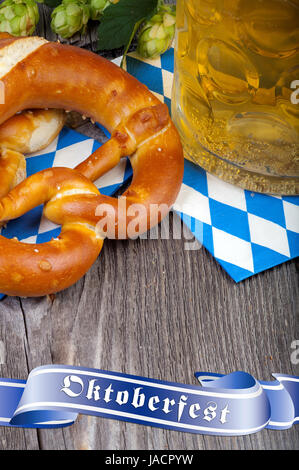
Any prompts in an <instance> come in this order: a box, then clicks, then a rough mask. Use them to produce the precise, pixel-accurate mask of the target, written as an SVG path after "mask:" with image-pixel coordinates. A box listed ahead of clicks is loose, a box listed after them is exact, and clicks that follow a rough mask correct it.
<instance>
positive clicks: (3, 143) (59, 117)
mask: <svg viewBox="0 0 299 470" xmlns="http://www.w3.org/2000/svg"><path fill="white" fill-rule="evenodd" d="M0 109H1V108H0ZM65 121H66V115H65V113H64V111H62V110H56V109H49V110H44V109H37V110H32V111H30V110H29V111H24V112H23V113H20V114H17V115H15V116H13V117H12V118H10V119H8V120H7V121H6V122H4V123H3V124H2V125H1V126H0V148H6V149H10V150H15V151H16V152H19V153H23V154H31V153H35V152H39V151H40V150H43V149H44V148H46V147H48V145H50V143H51V142H52V141H53V140H54V139H55V138H56V137H57V136H58V134H59V133H60V131H61V129H62V128H63V126H64V124H65Z"/></svg>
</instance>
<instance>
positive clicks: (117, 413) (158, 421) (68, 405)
mask: <svg viewBox="0 0 299 470" xmlns="http://www.w3.org/2000/svg"><path fill="white" fill-rule="evenodd" d="M33 406H34V407H37V406H38V407H45V408H46V409H48V407H58V408H72V409H73V412H74V413H77V412H78V410H81V411H97V412H99V413H103V414H108V415H115V416H122V417H124V418H132V419H136V420H137V421H147V422H150V423H156V424H164V425H166V426H171V427H175V428H182V429H193V430H197V431H209V432H211V433H212V432H219V433H225V434H237V435H238V434H239V433H242V434H243V433H248V432H257V431H259V430H260V429H263V428H264V427H265V426H267V424H268V423H269V421H267V422H266V423H264V424H262V425H260V426H257V427H255V428H249V429H222V428H213V427H212V428H208V427H205V426H195V425H193V424H189V425H188V424H183V423H178V422H173V421H167V420H164V419H159V418H150V417H148V416H140V415H136V414H133V413H126V412H124V411H116V410H107V409H105V408H100V407H96V406H90V405H75V404H72V403H60V402H36V403H34V405H31V404H28V405H23V406H21V407H20V408H18V409H17V411H16V414H17V415H18V414H20V413H21V412H23V411H24V410H26V409H28V408H31V410H30V411H39V410H36V409H35V408H33Z"/></svg>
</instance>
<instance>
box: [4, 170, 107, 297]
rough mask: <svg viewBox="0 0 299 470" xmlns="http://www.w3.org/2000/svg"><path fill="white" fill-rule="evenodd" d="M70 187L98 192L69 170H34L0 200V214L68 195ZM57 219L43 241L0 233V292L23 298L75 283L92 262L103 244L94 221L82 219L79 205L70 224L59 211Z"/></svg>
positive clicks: (91, 194)
mask: <svg viewBox="0 0 299 470" xmlns="http://www.w3.org/2000/svg"><path fill="white" fill-rule="evenodd" d="M73 188H76V190H77V191H78V192H80V193H81V194H88V195H89V197H90V198H92V197H96V196H97V195H98V194H99V191H98V189H97V188H96V187H95V186H94V185H93V183H92V182H91V181H90V180H88V179H87V178H85V177H84V176H83V175H80V174H79V173H78V172H76V171H74V170H71V169H68V168H52V169H48V170H44V171H42V172H39V173H36V174H34V175H32V176H30V177H29V178H27V179H26V180H25V181H23V182H22V183H20V184H19V185H18V186H17V187H16V188H14V189H13V190H12V191H11V192H10V193H9V195H8V196H6V197H4V198H3V199H2V200H1V201H0V218H1V219H2V220H9V219H11V218H16V217H19V216H20V215H22V214H24V213H25V212H27V211H28V210H30V209H33V208H34V207H36V206H39V205H40V204H46V203H47V202H49V201H55V199H65V200H68V199H71V197H72V196H71V195H70V193H72V191H73ZM45 207H47V206H45ZM75 212H76V211H75V209H74V213H75ZM57 217H58V218H59V220H60V222H61V224H62V229H61V234H60V236H59V238H57V239H52V240H51V241H50V242H48V243H43V244H39V245H35V244H27V243H21V242H19V241H18V240H16V239H12V240H9V239H7V238H4V237H0V253H1V255H0V289H1V292H3V293H6V294H9V295H18V296H24V297H28V296H30V297H35V296H42V295H46V294H50V293H53V292H57V291H59V290H62V289H65V288H67V287H69V286H71V285H72V284H74V283H75V282H77V280H79V279H80V278H81V277H82V276H83V275H84V274H85V273H86V272H87V271H88V269H89V268H90V267H91V266H92V264H93V263H94V262H95V260H96V259H97V257H98V255H99V253H100V251H101V249H102V246H103V237H102V236H101V234H99V233H98V231H96V226H95V224H94V225H93V224H92V223H91V222H90V221H88V220H84V217H83V216H82V214H81V212H80V208H79V209H78V213H77V215H75V217H74V218H75V220H74V222H72V221H71V220H70V218H69V219H68V220H66V219H65V218H64V214H63V213H59V214H56V218H57ZM48 218H50V217H49V215H48ZM79 219H80V222H78V220H79Z"/></svg>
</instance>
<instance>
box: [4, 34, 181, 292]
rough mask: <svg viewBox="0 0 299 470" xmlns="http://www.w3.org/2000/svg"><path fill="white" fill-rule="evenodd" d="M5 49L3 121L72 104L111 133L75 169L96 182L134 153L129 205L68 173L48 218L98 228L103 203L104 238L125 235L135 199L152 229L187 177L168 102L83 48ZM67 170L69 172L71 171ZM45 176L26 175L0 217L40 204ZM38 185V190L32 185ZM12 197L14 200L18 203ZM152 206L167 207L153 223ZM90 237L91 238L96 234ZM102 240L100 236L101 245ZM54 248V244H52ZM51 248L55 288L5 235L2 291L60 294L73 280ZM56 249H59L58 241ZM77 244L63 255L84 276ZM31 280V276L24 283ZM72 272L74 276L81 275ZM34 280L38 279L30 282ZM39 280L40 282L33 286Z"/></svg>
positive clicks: (9, 44)
mask: <svg viewBox="0 0 299 470" xmlns="http://www.w3.org/2000/svg"><path fill="white" fill-rule="evenodd" d="M0 53H1V56H2V58H3V57H4V58H5V57H9V60H4V63H3V67H1V60H0V80H2V83H3V84H4V89H5V104H3V105H0V124H1V123H3V122H5V121H6V120H7V119H10V118H11V117H12V116H14V115H15V114H16V113H18V112H20V111H22V110H24V109H34V108H59V109H68V110H73V111H77V112H79V113H80V114H82V115H85V116H87V117H89V118H91V119H92V120H93V121H97V122H100V123H101V124H102V125H103V126H104V127H106V128H107V129H108V131H109V132H110V133H111V135H112V137H111V139H110V140H109V141H108V142H107V143H106V144H104V145H103V146H102V147H100V148H99V149H98V150H97V151H96V152H94V154H93V155H91V156H90V157H89V158H88V159H87V160H86V161H85V162H83V163H82V164H80V165H79V166H78V167H77V169H76V171H77V173H78V172H79V173H81V175H84V176H85V177H86V178H88V179H89V180H91V181H95V180H96V179H98V178H99V177H100V176H102V175H103V174H104V173H106V172H107V171H108V170H110V169H112V168H113V167H114V166H115V165H116V164H117V163H118V162H119V161H120V159H121V158H122V157H126V156H130V160H131V164H132V167H133V180H132V184H131V186H130V187H129V188H128V189H127V191H126V192H125V193H124V194H123V196H122V200H123V201H125V210H124V211H120V209H119V201H118V200H117V199H115V198H112V197H108V196H104V195H99V194H97V196H96V197H95V196H94V191H91V192H92V195H91V194H88V193H87V194H86V193H85V192H84V191H83V193H82V191H81V190H80V188H79V189H78V187H77V186H76V185H77V184H79V181H78V180H77V179H76V178H75V177H74V178H70V183H69V186H68V187H69V188H70V187H72V189H69V191H70V192H69V193H68V195H67V197H66V198H64V197H58V195H57V197H54V200H53V197H51V198H50V200H48V199H47V201H49V202H48V204H47V205H46V207H45V215H46V216H47V217H49V218H51V220H52V221H53V222H55V223H62V224H66V226H67V225H68V224H72V227H73V226H74V224H77V225H76V230H77V232H76V233H78V226H80V227H82V225H80V224H82V223H83V224H88V225H89V226H92V227H95V226H96V224H97V223H99V222H100V221H101V220H102V219H103V218H104V215H103V213H100V214H99V213H98V211H97V208H98V207H99V206H105V207H109V208H110V210H108V211H107V214H106V220H107V227H108V229H107V231H106V232H105V236H108V237H109V236H111V237H113V238H114V237H115V238H125V237H127V236H128V235H129V234H128V225H129V223H130V221H131V220H132V218H133V217H134V206H135V205H136V204H137V205H138V204H140V205H142V206H143V208H144V209H145V211H144V213H143V215H142V218H141V220H139V225H140V227H141V228H142V231H145V230H147V229H149V228H150V227H151V226H152V225H153V223H154V224H156V223H157V222H158V221H159V220H161V218H162V217H164V216H165V215H166V214H167V213H168V212H169V210H170V209H171V206H172V204H173V203H174V202H175V200H176V198H177V195H178V192H179V190H180V186H181V183H182V177H183V151H182V146H181V142H180V139H179V136H178V133H177V131H176V129H175V127H174V125H173V123H172V121H171V119H170V116H169V112H168V108H167V106H166V105H164V104H161V102H160V101H159V100H158V99H157V98H156V97H155V96H154V95H153V94H151V93H150V92H149V90H148V89H147V88H146V87H145V86H144V85H142V84H141V83H140V82H138V81H137V80H136V79H135V78H134V77H132V76H130V75H129V74H127V73H126V72H124V71H123V70H122V69H120V68H119V67H117V66H115V65H114V64H112V63H111V62H109V61H107V60H105V59H103V58H102V57H100V56H98V55H96V54H93V53H91V52H88V51H86V50H83V49H79V48H76V47H73V46H65V45H61V44H58V43H50V42H47V41H46V40H44V39H42V38H37V37H36V38H13V39H12V38H5V39H3V40H0ZM19 83H22V87H20V86H18V84H19ZM53 170H54V169H53ZM53 170H48V171H52V172H53V176H51V177H52V178H53V184H54V180H55V178H57V177H58V176H57V174H56V170H55V171H53ZM61 171H62V169H61ZM68 171H70V170H68ZM62 173H63V171H62ZM63 174H64V176H65V177H66V173H63ZM42 175H43V173H41V174H37V176H36V179H32V178H30V179H29V183H28V180H26V181H25V182H24V183H22V184H21V185H20V186H18V187H17V188H15V190H13V191H12V192H11V193H10V194H9V195H8V196H7V197H6V198H5V199H3V200H2V201H0V221H3V220H10V219H11V218H14V217H18V216H19V215H21V214H22V213H24V212H26V210H28V209H29V208H30V207H33V205H32V201H33V200H35V202H36V201H38V203H41V199H40V198H38V197H37V196H34V197H33V194H35V195H37V194H38V192H39V191H41V190H44V189H45V187H46V186H45V185H44V183H43V185H42V189H41V187H40V186H39V184H38V182H39V178H40V177H41V176H42ZM69 175H70V174H69ZM42 177H43V176H42ZM59 181H60V180H59ZM61 182H62V181H61ZM85 182H86V180H85ZM28 184H29V186H27V185H28ZM34 184H36V188H37V189H38V191H37V192H35V191H33V185H34ZM56 184H57V183H56ZM91 184H92V183H91V182H90V185H91ZM24 185H25V186H24ZM59 186H60V184H59ZM79 186H80V185H79ZM25 187H26V188H27V189H28V192H27V190H26V191H25V189H24V188H25ZM29 187H31V191H29ZM90 187H91V186H90ZM64 196H65V194H64ZM8 201H13V205H12V204H9V203H8ZM153 205H156V206H163V207H162V209H161V211H160V213H159V218H158V220H156V219H155V220H154V222H153V221H152V220H151V217H150V212H151V207H152V206H153ZM1 206H2V210H1ZM16 208H17V209H16ZM19 209H20V210H19ZM78 224H79V225H78ZM84 227H85V229H84V230H85V231H84V235H85V236H88V237H89V236H90V232H91V231H90V230H89V232H88V234H87V233H86V230H87V229H86V225H84ZM111 227H113V230H111ZM64 233H65V232H63V234H64ZM141 233H142V232H141ZM82 238H83V237H82ZM92 239H93V240H94V235H93V238H92ZM100 239H101V237H100ZM4 240H5V241H4ZM101 240H102V239H101ZM69 241H70V242H71V240H69ZM77 242H78V237H77V238H76V243H77ZM10 243H12V245H10ZM57 243H59V242H57ZM89 243H90V242H89ZM99 243H100V242H99V241H98V246H97V249H98V251H99ZM38 246H39V245H33V250H35V249H37V250H38V249H39V248H38ZM50 246H51V249H52V245H50ZM48 247H49V245H48V244H45V245H44V247H43V248H42V250H43V252H42V253H43V257H44V258H45V259H46V260H48V262H49V265H51V269H49V271H51V273H52V276H53V279H54V280H55V286H54V285H51V286H50V285H49V284H47V283H46V280H45V279H44V278H45V277H46V276H44V277H43V279H44V281H43V282H41V281H39V280H38V279H39V275H38V274H37V272H36V266H35V264H34V266H32V263H33V261H32V263H30V256H32V247H31V248H24V245H23V244H21V243H19V242H17V241H14V242H12V241H11V240H6V239H3V237H0V253H1V254H0V291H2V292H4V293H12V292H13V293H14V294H13V295H25V296H26V295H30V296H33V295H34V296H36V295H44V294H45V293H51V292H57V291H59V290H62V289H64V288H65V287H66V286H68V285H71V284H70V283H69V282H65V279H64V276H62V278H61V279H59V276H60V274H59V272H60V271H59V265H60V262H59V261H58V256H60V255H61V258H63V256H62V253H60V255H59V253H58V251H56V252H55V255H56V258H55V259H56V262H55V263H52V262H51V261H49V259H50V258H51V256H52V252H51V249H50V250H49V252H48V251H47V249H48ZM55 249H56V250H57V246H56V245H55ZM72 250H75V245H74V244H73V243H66V244H65V245H64V250H63V251H64V256H65V257H66V259H67V260H68V262H69V263H68V264H67V266H68V269H70V270H71V266H72V265H73V267H74V269H75V270H76V273H78V264H80V263H81V262H82V267H83V266H84V269H81V270H80V272H81V275H83V274H84V272H83V271H84V270H85V269H86V263H84V262H83V260H84V257H85V255H83V252H81V254H82V256H83V259H82V260H81V259H80V258H79V257H78V256H74V255H73V252H72ZM76 250H77V251H78V250H79V248H78V247H77V248H76ZM12 253H14V258H13V257H12ZM13 259H14V260H13ZM16 259H17V260H18V268H17V269H16ZM32 260H33V258H32ZM19 265H20V266H25V268H24V269H23V268H20V269H22V273H23V274H24V275H25V279H24V278H23V274H21V275H20V276H19V274H20V272H19ZM13 266H14V267H15V269H14V272H15V273H16V274H17V275H16V276H15V280H13V279H11V276H10V279H9V280H8V281H7V282H6V283H5V276H6V275H7V273H8V272H12V270H13ZM86 270H87V269H86ZM86 270H85V272H86ZM1 273H2V274H1ZM3 273H4V274H3ZM82 273H83V274H82ZM28 278H29V279H30V282H27V279H28ZM70 278H71V276H68V279H70ZM75 278H76V279H77V277H76V276H75ZM31 279H34V281H33V282H31ZM53 279H52V280H53ZM73 282H76V281H74V279H73V278H72V281H71V283H73ZM34 283H35V287H34ZM36 283H38V284H39V285H40V287H39V286H38V285H37V286H36ZM27 284H28V287H27ZM29 284H30V285H29ZM44 286H46V287H44Z"/></svg>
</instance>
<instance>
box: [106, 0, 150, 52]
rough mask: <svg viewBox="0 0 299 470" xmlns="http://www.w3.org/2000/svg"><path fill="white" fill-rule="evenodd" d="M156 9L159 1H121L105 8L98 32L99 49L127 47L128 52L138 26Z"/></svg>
mask: <svg viewBox="0 0 299 470" xmlns="http://www.w3.org/2000/svg"><path fill="white" fill-rule="evenodd" d="M113 3H116V2H115V0H114V2H113ZM156 7H157V0H119V2H117V3H116V4H114V5H110V6H108V7H107V8H105V10H104V13H103V16H102V19H101V24H100V26H99V30H98V34H99V43H98V49H99V50H111V49H116V48H118V47H123V46H125V47H126V50H127V49H128V47H129V45H130V43H131V41H132V39H133V37H134V34H135V33H136V31H137V28H138V26H139V25H140V24H141V22H142V21H144V20H145V18H146V17H147V16H148V15H150V14H152V13H153V12H154V10H155V8H156Z"/></svg>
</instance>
